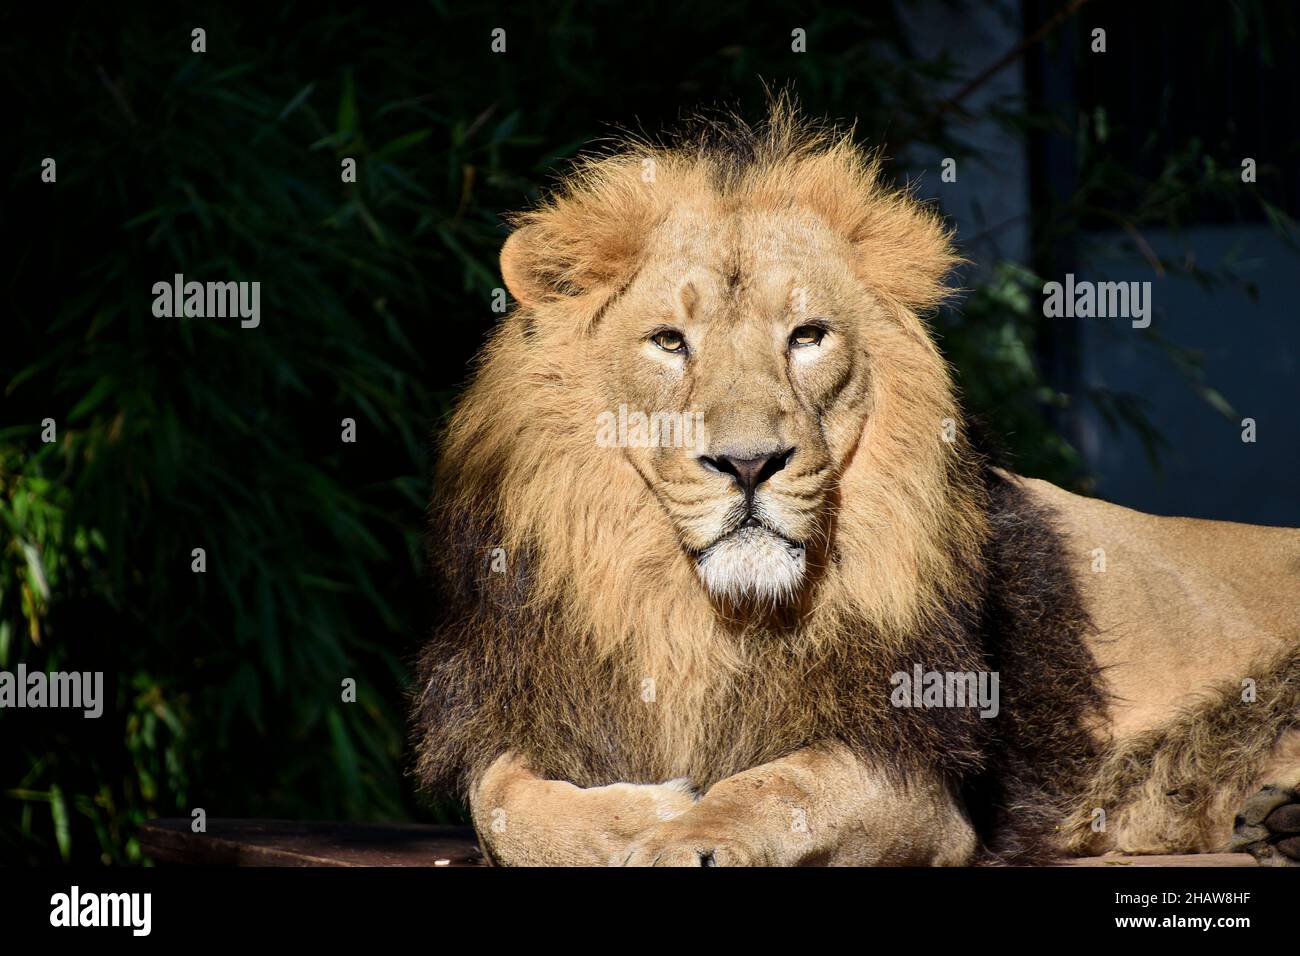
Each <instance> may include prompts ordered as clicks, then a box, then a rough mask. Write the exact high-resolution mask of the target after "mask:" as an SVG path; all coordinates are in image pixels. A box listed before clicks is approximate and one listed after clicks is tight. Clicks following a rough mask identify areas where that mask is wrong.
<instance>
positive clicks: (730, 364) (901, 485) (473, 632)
mask: <svg viewBox="0 0 1300 956" xmlns="http://www.w3.org/2000/svg"><path fill="white" fill-rule="evenodd" d="M516 225H517V228H516V230H515V231H514V232H513V234H512V235H511V236H510V237H509V239H508V240H507V242H506V244H505V247H504V249H503V250H502V253H501V270H502V274H503V276H504V278H505V282H506V284H507V285H508V287H509V289H510V292H511V293H512V294H513V295H514V297H515V299H516V300H517V301H518V308H517V309H516V310H515V311H514V312H513V313H512V314H511V315H510V316H509V317H508V318H507V319H506V320H505V321H504V323H503V324H502V325H501V327H500V328H499V329H498V330H497V331H496V333H495V334H494V335H493V336H492V339H491V341H490V343H489V344H488V345H487V347H486V348H485V350H484V353H483V355H482V359H481V363H480V365H479V367H478V370H477V374H476V376H475V378H474V381H473V384H472V385H471V387H470V388H469V389H468V391H467V392H466V393H465V395H464V397H463V398H462V399H461V401H460V403H459V406H458V408H457V410H456V413H455V415H454V417H453V419H452V421H451V423H450V426H449V429H448V431H447V434H446V437H445V439H444V442H443V447H442V456H441V464H440V472H439V477H438V481H437V489H438V497H437V500H436V502H435V509H434V529H435V532H434V533H435V536H436V541H437V546H436V551H437V554H436V563H437V565H438V571H439V577H440V579H441V581H442V583H443V585H445V601H446V605H445V606H446V615H445V618H444V619H443V620H442V622H441V623H440V625H439V626H438V628H437V631H436V634H435V637H434V639H433V640H432V641H431V642H430V644H429V645H428V647H427V649H426V650H425V652H424V654H423V657H422V659H421V664H420V676H419V682H418V686H417V691H416V701H415V721H416V725H417V749H418V755H419V760H418V773H419V774H420V777H421V779H422V781H423V782H424V783H425V784H426V785H427V786H429V787H430V788H434V789H441V790H452V791H456V792H459V793H460V794H462V795H463V796H465V797H466V798H467V799H468V802H469V806H470V811H471V815H472V817H473V820H474V823H475V826H476V828H477V831H478V833H479V836H480V840H481V844H482V847H483V850H484V852H485V853H486V855H487V856H488V857H489V858H490V859H491V860H493V861H495V862H497V863H503V864H607V863H615V864H655V865H686V866H699V865H718V866H726V865H737V864H807V863H823V864H885V865H890V864H967V863H973V862H1027V861H1041V860H1046V859H1050V858H1052V857H1053V856H1057V855H1062V854H1079V855H1094V854H1101V853H1106V852H1120V853H1188V852H1200V851H1214V850H1223V849H1226V848H1228V847H1229V846H1235V847H1240V848H1244V849H1247V850H1249V851H1250V852H1252V853H1254V854H1255V855H1256V856H1257V857H1258V858H1259V859H1260V860H1261V861H1266V862H1273V863H1279V864H1280V863H1286V862H1289V861H1296V860H1300V836H1297V835H1295V834H1297V832H1300V800H1298V798H1297V787H1298V786H1300V586H1298V585H1300V532H1297V531H1293V530H1287V529H1274V528H1261V527H1250V526H1246V525H1240V524H1229V523H1222V522H1211V521H1196V520H1187V519H1177V518H1160V517H1153V516H1149V515H1144V514H1138V513H1136V512H1133V511H1129V510H1126V509H1124V508H1120V507H1116V506H1114V505H1110V504H1105V503H1103V502H1100V501H1095V500H1091V499H1087V498H1082V497H1078V496H1076V495H1073V494H1070V493H1067V492H1065V491H1062V490H1060V489H1059V488H1055V487H1053V486H1052V485H1049V484H1046V483H1044V482H1041V481H1036V480H1030V479H1024V478H1019V477H1017V476H1015V475H1012V474H1009V473H1007V472H1004V471H1000V470H996V469H994V468H993V467H991V465H990V464H988V462H987V461H986V460H985V459H984V458H983V457H982V456H980V455H979V454H977V453H976V451H975V450H974V449H973V448H972V446H971V444H970V443H969V441H968V439H967V438H966V436H965V433H964V430H963V427H962V421H963V418H962V412H961V410H960V407H959V404H958V400H957V397H956V395H955V393H954V387H953V382H952V379H951V376H950V373H949V369H948V367H947V366H946V364H945V362H944V359H943V358H942V357H941V356H940V354H939V351H938V349H937V348H936V346H935V344H934V342H933V340H932V339H931V337H930V335H929V333H928V331H927V329H926V326H925V325H924V324H923V322H922V321H921V319H920V318H919V317H918V316H919V315H920V314H922V313H924V312H925V311H926V310H929V309H931V308H932V307H934V306H935V305H936V304H937V303H938V302H939V301H940V300H941V299H942V298H943V296H944V295H945V284H944V282H945V276H946V274H947V273H948V271H949V269H950V267H951V266H952V264H953V263H954V261H955V260H954V254H953V251H952V248H951V245H950V240H949V233H948V232H947V230H946V229H945V227H944V225H943V224H942V222H941V220H940V219H939V218H938V217H937V216H936V215H935V214H934V213H933V212H931V211H929V210H928V209H927V208H925V207H923V206H921V205H920V204H918V203H917V202H915V201H914V200H913V199H912V198H911V197H909V196H908V195H906V194H904V193H900V192H897V191H893V190H891V189H889V188H887V187H886V186H884V185H882V183H881V181H880V177H879V170H878V165H877V163H876V161H875V160H874V159H872V158H871V157H869V156H866V155H864V154H863V153H862V152H861V151H860V150H859V149H858V148H856V147H855V146H854V145H853V142H852V140H851V138H850V137H849V135H847V134H845V133H843V132H837V131H834V130H828V129H823V128H819V127H814V126H812V125H810V124H808V123H807V122H805V121H802V120H800V119H799V118H798V117H797V115H796V113H795V111H794V110H793V108H792V107H791V106H790V105H789V104H788V103H787V102H784V101H780V102H777V103H776V104H775V106H774V107H773V111H772V115H771V116H770V117H769V118H768V121H767V122H766V123H765V124H763V125H761V126H760V127H758V128H750V127H748V126H746V125H744V124H743V123H741V122H739V121H734V122H733V121H728V122H726V123H721V124H711V125H706V126H704V127H703V128H702V130H700V131H696V132H692V133H690V134H689V135H686V136H684V137H682V138H680V139H678V140H676V141H674V142H673V143H671V144H669V145H662V146H661V145H652V144H648V143H644V142H636V141H631V142H626V143H624V144H623V145H622V146H620V147H619V148H617V149H615V150H614V151H612V152H610V153H608V154H606V155H602V156H598V157H594V158H588V159H586V160H584V161H582V162H580V163H579V164H578V165H577V167H576V169H575V170H574V171H573V172H572V173H571V174H569V175H568V177H567V178H566V179H565V180H564V181H563V183H562V184H561V186H560V188H559V189H558V190H557V192H556V193H555V194H554V195H553V196H551V197H550V198H549V199H548V200H546V201H545V202H544V203H543V204H541V205H540V206H539V207H538V208H536V209H535V210H533V211H531V212H527V213H524V214H523V215H521V216H519V217H518V219H517V220H516ZM664 413H682V414H683V415H687V416H697V415H699V416H702V421H703V424H704V429H703V433H702V434H697V435H695V436H694V440H693V441H691V442H689V443H685V442H680V441H675V440H673V441H665V440H663V438H664V435H663V430H662V429H647V428H646V427H645V423H646V422H647V421H650V420H651V419H654V418H656V417H657V420H660V421H663V420H666V419H665V417H664ZM642 416H644V417H642ZM615 420H617V422H618V424H617V425H616V426H614V425H611V423H612V422H614V421H615ZM602 430H604V439H603V440H602V438H601V432H602ZM655 431H659V432H660V434H659V435H657V436H656V435H655V434H654V432H655ZM931 673H933V674H937V675H938V680H939V681H941V682H943V681H945V680H946V681H947V684H945V685H942V686H939V685H932V684H931V682H930V680H929V678H928V677H925V678H923V683H924V684H925V690H924V693H923V692H922V688H921V687H916V688H911V689H909V688H908V686H907V680H910V679H911V677H912V675H917V674H920V675H928V674H931ZM993 674H996V675H997V677H998V684H997V685H996V686H997V687H998V688H999V694H998V699H997V700H996V701H994V706H991V707H990V706H984V705H985V704H987V703H989V702H988V701H987V700H984V701H981V702H980V705H979V706H971V705H972V704H974V703H975V702H974V701H973V700H970V699H954V698H953V697H952V695H951V693H948V694H946V695H945V694H944V693H943V691H944V690H945V689H946V690H948V691H951V690H952V689H953V687H954V686H959V685H960V682H961V681H963V680H967V679H969V683H968V684H966V685H964V686H966V687H967V688H969V689H972V690H973V689H974V688H975V687H976V686H977V682H978V680H983V681H984V683H982V684H978V686H980V687H982V688H987V687H989V686H991V680H989V678H990V677H991V675H993ZM945 675H956V677H955V682H954V678H953V677H945ZM960 675H968V678H964V677H961V676H960ZM935 686H938V690H937V691H935V693H934V694H932V693H931V691H932V690H934V687H935ZM963 703H964V704H965V705H966V706H962V704H963ZM940 705H947V706H940ZM981 708H983V709H981Z"/></svg>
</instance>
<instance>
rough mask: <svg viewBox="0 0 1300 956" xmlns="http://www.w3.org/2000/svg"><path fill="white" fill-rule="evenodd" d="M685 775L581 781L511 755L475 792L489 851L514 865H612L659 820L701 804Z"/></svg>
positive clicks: (473, 801) (477, 823)
mask: <svg viewBox="0 0 1300 956" xmlns="http://www.w3.org/2000/svg"><path fill="white" fill-rule="evenodd" d="M694 803H695V796H694V794H693V793H692V792H691V791H690V788H689V787H688V786H687V785H686V784H685V782H679V781H675V782H672V783H665V784H630V783H615V784H610V785H609V786H606V787H590V788H582V787H576V786H574V785H573V784H571V783H566V782H564V781H562V780H546V779H543V778H541V777H538V776H537V775H535V774H534V773H532V771H530V770H529V769H528V767H527V765H526V764H525V762H524V761H523V759H522V758H521V757H519V756H518V755H517V754H511V753H507V754H503V755H502V756H500V757H498V758H497V760H496V761H495V762H494V763H493V764H492V765H491V766H490V767H489V768H488V770H487V772H486V773H484V774H483V776H482V777H481V778H480V779H479V780H478V781H477V783H476V784H475V785H474V786H473V788H472V789H471V792H470V799H469V804H470V815H471V816H472V817H473V819H474V829H475V830H476V831H477V832H478V837H479V844H480V846H481V847H482V848H483V851H484V854H485V855H486V856H487V857H488V858H489V859H490V860H492V861H493V862H495V863H499V864H503V865H506V866H607V865H608V864H609V863H610V862H611V860H616V859H621V858H622V856H624V855H625V854H626V852H627V847H628V846H629V845H630V844H631V841H632V840H633V839H634V838H635V837H637V836H639V835H640V834H641V833H643V832H645V831H646V830H647V829H648V828H650V827H652V826H654V825H655V824H658V823H662V822H664V821H666V820H670V819H672V818H673V817H675V816H677V815H678V814H680V813H682V812H684V811H685V810H686V809H688V808H689V807H691V806H692V805H694Z"/></svg>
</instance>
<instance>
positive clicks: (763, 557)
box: [695, 528, 804, 601]
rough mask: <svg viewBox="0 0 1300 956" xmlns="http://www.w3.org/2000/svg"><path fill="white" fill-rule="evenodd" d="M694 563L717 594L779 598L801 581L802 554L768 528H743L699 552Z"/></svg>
mask: <svg viewBox="0 0 1300 956" xmlns="http://www.w3.org/2000/svg"><path fill="white" fill-rule="evenodd" d="M695 566H696V569H697V570H698V571H699V575H700V578H701V580H703V581H704V586H705V587H707V588H708V589H709V593H711V594H713V595H714V596H716V597H725V598H730V599H732V600H739V599H742V598H757V599H759V600H772V601H780V600H784V599H786V598H789V597H791V596H792V595H793V594H794V592H795V590H796V589H797V588H798V587H799V582H800V581H802V580H803V574H804V553H803V549H802V548H798V547H795V546H794V545H792V544H791V543H790V542H788V541H786V540H785V539H784V538H780V537H778V536H777V535H774V534H772V533H771V532H770V531H766V530H763V529H761V528H743V529H741V530H740V531H737V532H736V533H735V534H731V535H728V536H727V537H725V538H723V539H722V540H721V541H719V542H718V543H717V544H714V545H713V546H712V547H710V548H709V549H708V550H707V551H705V552H704V553H703V554H701V555H700V557H699V559H698V560H697V561H696V565H695Z"/></svg>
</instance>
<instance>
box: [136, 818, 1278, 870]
mask: <svg viewBox="0 0 1300 956" xmlns="http://www.w3.org/2000/svg"><path fill="white" fill-rule="evenodd" d="M140 843H141V845H142V846H143V847H144V851H145V853H146V854H147V855H148V856H149V858H150V859H152V860H154V861H155V862H158V863H165V864H166V863H170V864H184V865H189V866H214V865H215V866H436V867H466V866H482V865H483V857H482V854H481V853H480V852H479V848H478V842H477V838H476V837H475V836H474V831H473V829H471V828H470V827H451V826H424V825H420V824H413V823H385V824H372V823H296V822H291V821H288V820H223V819H216V820H209V821H208V827H207V832H206V833H194V832H193V831H192V830H191V829H190V821H189V820H186V819H169V820H150V821H149V822H148V823H145V824H144V825H143V826H142V827H141V828H140ZM1056 865H1058V866H1094V867H1096V866H1111V867H1124V866H1140V867H1152V866H1160V867H1189V866H1212V867H1225V866H1255V865H1256V863H1255V860H1254V858H1253V857H1251V856H1249V855H1248V854H1245V853H1202V854H1197V855H1193V856H1100V857H1079V858H1077V859H1064V860H1060V861H1058V863H1057V864H1056Z"/></svg>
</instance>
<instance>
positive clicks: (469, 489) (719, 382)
mask: <svg viewBox="0 0 1300 956" xmlns="http://www.w3.org/2000/svg"><path fill="white" fill-rule="evenodd" d="M783 110H784V107H780V108H778V109H776V110H775V111H774V114H773V116H772V117H771V118H770V120H769V123H768V125H767V128H766V129H765V130H764V131H763V132H762V133H761V135H759V136H757V137H756V138H754V139H751V138H749V134H744V135H741V134H735V135H734V136H733V137H732V140H733V141H732V144H731V147H725V146H724V148H718V147H716V145H709V143H707V142H701V143H689V142H688V143H685V144H683V145H680V146H668V147H659V146H654V145H651V144H646V143H643V142H629V143H626V144H624V145H623V146H622V147H621V148H619V149H616V150H615V151H614V152H612V153H610V154H607V155H603V156H593V157H590V158H588V159H586V160H582V161H579V162H578V163H577V164H576V166H575V167H574V169H573V170H572V171H571V172H570V173H569V174H568V175H567V176H566V177H565V179H564V180H563V181H562V183H561V185H560V188H559V189H558V190H557V191H556V192H555V193H553V194H552V195H550V196H549V197H548V198H547V199H545V200H544V201H543V202H542V203H541V204H539V205H538V207H537V208H536V209H534V210H532V211H530V212H527V213H524V214H521V215H519V216H516V217H513V218H514V224H515V229H514V231H513V232H512V233H511V234H510V236H509V238H508V239H507V241H506V244H505V246H504V247H503V249H502V252H501V271H502V277H503V279H504V280H505V284H506V286H507V287H508V288H509V290H510V292H511V294H512V295H513V296H514V298H515V299H516V300H517V302H518V305H519V308H517V309H516V310H514V311H513V312H512V313H511V314H510V316H509V318H508V319H507V320H506V321H505V322H503V323H502V326H501V328H500V329H499V330H498V331H497V333H496V334H494V336H493V338H492V341H491V343H490V344H489V346H488V347H487V349H486V350H485V353H484V355H483V358H482V364H481V367H480V370H479V373H478V375H477V376H476V379H475V383H474V386H473V388H472V390H471V391H470V392H469V393H468V394H467V396H466V397H465V398H464V399H463V400H462V402H461V404H460V406H459V408H458V411H457V414H456V416H455V418H454V420H453V422H452V426H451V428H450V429H449V431H448V437H447V439H446V442H445V444H444V459H443V460H444V468H445V469H446V471H445V474H444V484H446V485H447V487H448V494H449V495H450V497H451V498H452V499H453V500H456V501H458V502H463V503H464V504H466V505H468V504H469V502H470V501H471V500H476V501H481V504H480V505H478V508H479V511H480V512H481V520H482V521H483V522H484V523H485V525H487V526H490V527H491V528H492V532H491V534H492V536H493V537H494V538H496V539H500V540H499V541H494V542H491V543H494V544H497V545H499V546H500V547H501V548H502V549H503V550H506V551H511V552H512V553H513V552H518V553H520V554H527V555H528V567H527V576H526V578H523V579H521V580H522V581H523V583H525V584H526V585H527V587H528V588H529V589H530V593H531V594H533V595H540V594H547V595H553V596H554V597H555V598H556V600H557V601H558V602H559V604H558V606H561V607H563V608H564V614H565V615H566V617H570V618H572V619H574V621H580V622H581V623H580V624H575V626H581V627H582V628H584V629H585V630H586V631H587V632H588V633H590V634H593V635H597V636H599V637H600V639H601V640H609V641H617V640H621V639H622V638H623V636H625V635H628V634H632V633H645V634H650V633H656V634H661V635H672V634H678V633H688V632H690V631H691V630H692V629H696V628H698V627H701V626H712V624H711V623H710V624H709V625H705V624H704V623H703V622H705V621H708V622H716V621H728V622H734V621H737V620H742V619H743V620H746V621H751V622H757V621H762V620H766V619H768V618H769V617H770V615H768V614H767V611H768V610H769V609H772V608H773V607H774V606H775V605H777V604H782V603H784V604H787V605H788V607H787V608H786V609H783V612H782V613H781V614H780V615H779V617H780V619H781V620H804V619H810V618H812V617H815V616H816V609H817V608H819V607H825V606H829V605H830V604H835V603H837V602H838V603H839V604H840V605H843V606H845V607H847V608H851V611H852V613H853V614H854V615H857V616H858V617H859V618H861V619H865V620H870V621H872V622H873V625H879V626H880V627H887V628H893V629H900V630H901V629H905V628H907V627H911V626H913V625H914V624H915V623H916V622H917V621H918V620H920V619H921V618H922V617H924V615H925V613H926V611H925V607H926V601H927V597H926V595H931V594H934V593H937V592H938V591H939V590H942V589H943V588H944V587H947V586H949V585H950V584H952V582H953V581H955V580H956V579H957V577H959V576H960V575H959V574H958V572H959V569H960V568H959V562H958V560H957V558H956V557H954V555H956V554H958V551H957V550H956V549H954V548H953V547H952V545H951V543H952V542H953V541H954V540H959V541H962V542H966V543H968V544H970V547H971V548H975V547H976V546H977V545H978V542H979V541H980V540H982V539H981V535H982V534H983V531H982V528H983V525H982V524H981V521H982V519H981V517H980V513H979V512H978V509H977V508H976V507H975V502H974V501H973V499H972V498H971V496H970V495H969V494H967V493H966V490H964V489H965V487H966V486H965V485H964V484H963V485H961V486H960V487H958V486H956V485H954V479H953V476H954V475H956V474H958V473H959V472H961V470H962V469H963V468H964V467H965V465H964V462H965V460H966V459H965V456H964V454H963V451H962V449H963V447H964V446H963V444H962V440H961V435H960V427H959V425H958V424H957V423H958V421H959V415H960V413H959V410H958V407H957V404H956V399H955V395H954V393H953V389H952V381H951V378H950V376H949V374H948V370H947V368H946V366H945V363H944V361H943V359H942V356H941V355H940V354H939V352H938V350H937V348H936V347H935V344H934V342H933V341H932V340H931V339H930V336H929V334H928V331H927V329H926V327H925V323H924V322H923V321H922V319H921V316H920V313H922V312H924V311H926V310H928V309H930V308H933V307H934V306H935V305H936V304H938V303H939V302H940V301H941V300H942V299H943V297H944V295H945V293H946V291H947V289H946V285H945V282H944V278H945V276H946V274H947V272H948V269H949V268H950V267H951V265H952V264H953V261H954V257H953V251H952V248H951V246H950V244H949V240H948V235H947V231H946V229H945V227H944V225H943V223H942V221H941V220H940V219H939V218H938V217H937V216H936V215H935V214H934V213H933V212H932V211H930V210H927V209H926V208H924V207H922V206H920V205H919V204H917V203H916V202H915V201H914V200H912V199H911V198H910V197H909V196H908V195H907V194H906V193H903V192H899V191H896V190H893V189H891V188H889V187H887V186H885V185H884V184H882V183H881V181H880V175H879V172H880V171H879V166H878V164H877V163H876V162H875V161H874V160H873V159H871V158H870V157H869V156H867V155H865V154H864V153H863V152H862V151H861V150H859V149H858V148H857V147H856V146H855V145H854V144H853V143H852V141H851V139H850V138H849V137H848V136H847V135H844V134H842V133H838V132H818V131H816V130H814V129H811V128H808V127H806V126H803V125H801V124H800V123H799V122H798V121H797V119H796V118H795V117H794V116H793V115H792V114H791V113H789V112H784V111H783ZM733 147H734V148H733ZM945 423H946V424H945ZM593 432H594V433H595V434H593ZM954 514H956V515H958V517H957V518H954V517H953V515H954ZM485 543H488V542H485ZM962 553H964V552H962ZM701 582H702V586H697V585H698V584H700V583H701ZM723 599H725V600H723ZM719 603H723V604H729V605H733V606H731V607H726V608H719V606H718V605H719ZM785 610H790V611H795V612H799V613H796V614H786V613H784V611H785ZM720 611H723V612H724V613H719V612H720ZM733 611H739V612H741V613H738V614H733V613H732V612H733Z"/></svg>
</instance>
